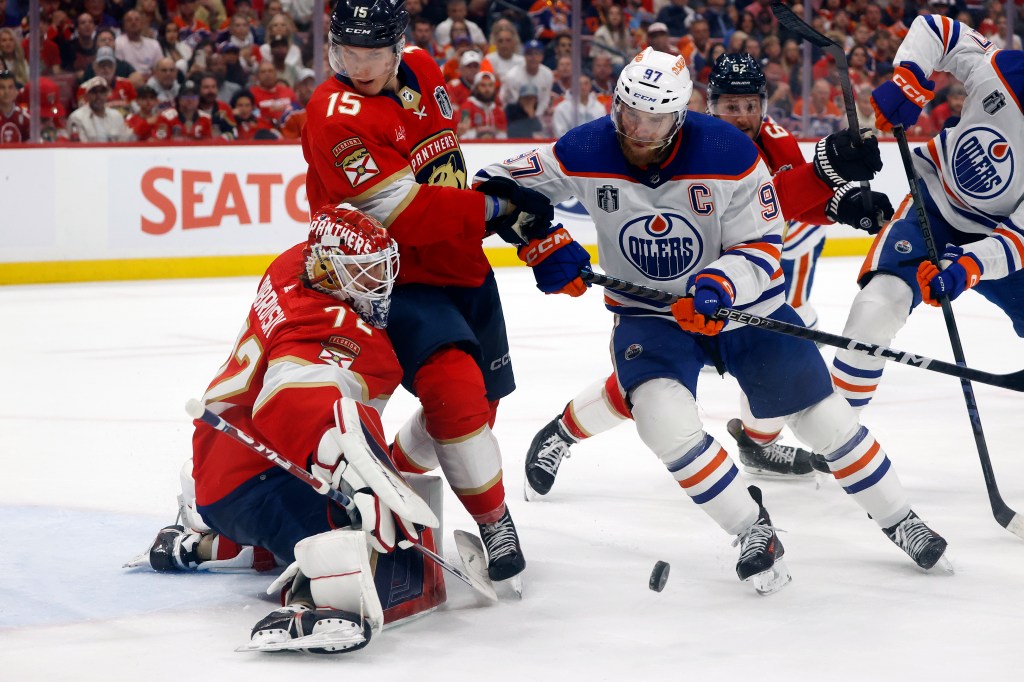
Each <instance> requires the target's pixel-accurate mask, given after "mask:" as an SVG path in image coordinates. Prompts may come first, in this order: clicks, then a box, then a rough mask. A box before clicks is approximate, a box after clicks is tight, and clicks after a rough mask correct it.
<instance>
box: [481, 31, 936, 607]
mask: <svg viewBox="0 0 1024 682" xmlns="http://www.w3.org/2000/svg"><path fill="white" fill-rule="evenodd" d="M691 92H692V84H691V83H690V79H689V76H688V74H687V71H686V64H685V61H684V60H683V59H682V58H677V57H674V56H672V55H668V54H664V53H660V52H655V51H653V50H651V49H650V48H648V49H647V50H645V51H644V52H642V53H641V54H639V55H638V56H637V57H636V58H635V59H634V60H633V61H632V62H630V63H629V64H628V65H627V66H626V67H625V68H624V69H623V71H622V73H621V74H620V76H619V80H618V83H617V85H616V91H615V101H614V104H613V107H612V114H611V117H605V118H602V119H599V120H597V121H594V122H591V123H587V124H584V125H582V126H579V127H577V128H574V129H573V130H571V131H569V132H568V133H567V134H566V135H565V136H563V137H562V138H561V139H560V140H559V141H558V142H556V143H555V144H554V145H551V146H548V147H544V148H541V149H539V150H535V151H534V152H532V153H529V154H526V155H523V156H522V157H520V158H517V159H510V160H509V161H506V162H504V163H501V164H495V165H492V166H488V167H486V168H485V169H483V170H482V171H481V172H480V173H479V175H478V179H479V180H486V179H489V178H491V177H493V176H498V175H500V176H505V177H509V178H511V179H513V180H515V181H516V182H518V183H520V184H522V185H524V186H526V187H529V188H532V189H535V190H537V191H539V192H541V193H543V194H545V195H546V196H548V197H549V198H550V199H551V200H552V202H558V201H565V200H567V199H569V198H570V197H573V196H575V197H576V199H577V200H579V201H580V202H582V203H583V205H584V206H585V207H586V208H587V211H588V212H589V213H590V215H591V216H592V217H593V219H594V222H595V225H596V227H597V239H598V249H599V252H600V254H601V263H602V266H603V267H604V269H605V271H606V272H607V273H608V274H609V275H612V276H615V277H618V278H621V279H625V280H630V281H634V282H638V283H640V284H645V285H648V286H653V287H657V288H660V289H663V290H666V291H669V292H671V293H674V294H677V295H679V296H684V298H681V299H679V301H677V302H676V303H674V304H672V305H671V306H669V305H667V304H659V303H652V302H651V301H648V300H645V299H641V298H638V297H634V296H630V295H627V294H622V293H619V292H614V291H611V290H608V291H606V292H605V302H606V307H607V308H608V309H609V310H610V311H611V312H612V313H613V314H614V315H615V324H614V329H613V332H612V342H611V351H612V362H613V365H614V367H615V372H616V374H617V376H618V378H619V383H620V384H621V388H622V389H623V394H624V395H625V396H626V400H627V401H628V402H629V404H630V407H631V411H632V414H633V418H634V420H635V422H636V427H637V431H638V433H639V435H640V437H641V439H642V440H643V441H644V443H645V444H646V445H647V446H648V447H649V448H650V449H651V450H652V451H654V453H655V454H656V455H657V456H658V458H659V459H660V460H661V461H662V463H663V464H664V465H665V467H666V468H667V469H668V470H669V472H670V473H671V474H672V476H673V477H674V478H675V480H676V481H677V482H678V483H679V485H680V486H681V487H682V488H683V490H684V491H685V492H686V494H687V495H689V496H690V498H691V499H692V500H693V501H694V502H695V503H697V504H698V505H699V506H700V508H701V509H703V510H704V511H705V512H706V513H707V514H708V515H709V516H710V517H711V518H712V519H713V520H714V521H715V522H716V523H717V524H718V525H719V526H720V527H721V528H722V529H723V530H724V531H726V532H727V533H729V534H731V535H734V536H735V537H736V540H735V544H738V545H739V546H740V556H739V559H738V562H737V566H736V571H737V575H738V576H739V577H740V579H741V580H747V579H750V580H752V581H753V582H754V584H755V587H756V588H757V589H758V590H759V591H761V592H764V593H770V592H773V591H775V590H777V589H779V588H781V587H782V586H783V585H785V584H786V583H787V582H788V580H789V574H788V571H786V569H785V567H784V565H782V564H781V563H779V561H778V560H779V559H781V557H782V556H783V547H782V543H781V542H780V541H779V539H778V537H777V536H776V533H775V528H774V527H773V526H772V522H771V519H770V517H769V515H768V512H767V510H766V509H765V507H764V506H763V504H762V499H761V493H760V491H759V490H758V489H757V488H756V487H753V486H751V487H750V488H747V486H746V484H745V482H744V480H743V476H742V474H740V472H739V470H738V468H737V467H736V465H735V464H734V463H733V461H732V459H731V458H730V457H729V456H728V454H727V453H726V451H725V449H724V448H723V447H722V446H721V445H720V444H719V443H718V442H717V441H716V440H715V439H714V438H713V437H712V436H711V435H709V434H708V433H706V432H705V431H704V429H703V426H702V424H701V421H700V417H699V415H698V413H697V405H696V399H695V396H696V390H697V379H698V376H699V374H700V368H701V367H702V366H703V365H704V364H707V363H711V362H713V361H717V362H718V363H720V364H721V365H722V366H723V367H724V368H725V369H726V370H727V371H729V372H730V373H731V374H733V375H734V376H735V377H736V379H737V381H738V382H739V384H740V387H741V388H742V389H743V390H744V392H745V393H746V394H747V396H748V398H749V400H750V406H751V410H752V411H753V413H754V414H755V416H758V417H774V416H782V415H790V416H789V417H788V419H787V422H788V424H789V426H790V428H791V429H792V430H793V432H794V433H795V434H796V435H797V437H798V438H800V439H801V440H802V441H804V442H805V443H806V444H808V445H810V446H811V447H812V448H813V449H814V451H815V452H818V453H821V454H823V455H824V457H825V459H826V460H827V462H828V466H829V468H830V469H831V471H832V472H833V475H834V476H835V478H836V480H837V481H838V482H839V483H840V485H841V486H842V487H843V488H844V490H845V491H846V492H847V493H848V494H850V495H851V497H852V498H853V499H854V500H855V501H856V502H857V503H858V504H860V505H861V507H862V508H863V509H864V510H865V511H866V512H867V513H868V514H869V515H870V517H871V518H872V519H874V520H875V522H876V523H877V524H878V525H879V526H880V527H881V528H882V529H883V530H884V532H885V534H886V535H887V536H888V537H889V538H890V539H891V540H892V541H893V542H894V543H896V544H897V546H899V547H900V548H901V549H902V550H903V551H904V552H906V553H907V554H908V555H909V556H910V557H911V558H912V559H913V560H914V561H915V562H916V563H917V564H918V565H919V566H921V567H922V568H925V569H928V568H931V567H933V566H934V565H935V564H936V563H937V562H938V561H939V559H940V558H941V557H942V554H943V552H944V551H945V548H946V542H945V540H944V539H942V538H941V537H940V536H939V535H937V534H935V533H934V532H933V531H932V530H931V529H930V528H928V527H927V526H926V525H925V524H924V523H923V522H922V521H921V520H920V519H919V518H918V517H917V515H916V514H915V513H914V512H913V511H912V510H911V507H910V503H909V501H908V499H907V495H906V493H905V491H904V490H903V487H902V485H901V484H900V482H899V479H898V478H897V476H896V473H895V471H894V469H893V467H892V465H891V462H890V460H889V458H888V457H887V456H886V454H885V451H884V450H883V449H882V448H881V446H880V445H879V443H878V442H877V441H876V440H875V439H874V438H873V437H872V435H871V434H870V433H869V432H868V430H867V429H866V428H864V427H863V426H861V425H860V424H859V423H858V420H857V416H856V413H855V412H854V410H853V409H852V408H851V407H850V406H849V405H848V404H847V402H846V401H845V400H843V399H842V398H841V397H840V396H839V395H838V394H837V393H835V392H834V391H833V388H832V384H831V380H830V377H829V374H828V369H827V367H826V365H825V363H824V361H823V360H822V358H821V355H820V354H819V353H818V351H817V348H816V347H815V345H814V344H813V343H811V342H810V341H806V340H803V339H796V338H793V337H788V336H781V335H777V334H772V333H770V332H766V331H764V330H761V329H757V328H751V327H744V326H741V325H738V324H735V323H728V325H727V326H725V327H723V323H722V322H721V321H718V320H714V319H712V315H713V314H714V312H715V311H716V310H717V309H718V308H719V307H720V306H729V307H736V308H740V309H743V310H746V311H748V312H750V313H752V314H755V315H761V316H769V317H772V318H775V319H779V320H783V321H785V322H789V323H791V324H801V320H800V318H799V316H798V315H797V314H796V313H795V312H794V311H793V309H792V308H791V307H790V306H788V305H786V303H785V297H784V293H783V285H782V281H781V276H780V273H779V257H780V249H781V245H782V228H783V220H782V211H781V210H780V208H779V203H778V198H777V196H776V193H775V187H774V186H773V184H772V182H771V175H770V173H769V171H768V168H767V166H766V165H765V163H764V161H763V159H762V158H761V157H760V155H759V153H758V150H757V147H756V146H755V145H754V144H753V142H752V141H751V140H750V139H749V138H748V137H747V136H746V135H744V134H743V133H742V132H741V131H739V130H738V129H737V128H736V127H734V126H732V125H730V124H728V123H726V122H724V121H720V120H718V119H715V118H713V117H711V116H706V115H703V114H698V113H693V112H690V113H687V110H686V106H687V103H688V101H689V98H690V94H691ZM559 229H560V228H559ZM556 232H557V230H556ZM543 241H544V240H534V241H533V242H531V244H530V245H529V246H528V247H523V249H521V251H522V252H525V253H526V254H530V253H533V252H536V251H538V250H539V245H540V244H541V243H543ZM577 274H578V273H576V272H573V271H572V270H571V269H569V268H566V270H565V271H564V273H563V282H551V281H548V282H545V283H544V289H545V290H546V291H557V290H558V289H559V287H558V284H563V285H569V284H570V283H571V282H573V281H575V278H576V276H577ZM779 386H786V387H787V388H788V390H785V391H780V390H778V387H779Z"/></svg>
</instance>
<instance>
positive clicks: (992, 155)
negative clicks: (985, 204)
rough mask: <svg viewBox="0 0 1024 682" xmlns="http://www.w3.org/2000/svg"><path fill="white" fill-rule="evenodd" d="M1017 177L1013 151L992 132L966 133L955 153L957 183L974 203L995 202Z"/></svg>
mask: <svg viewBox="0 0 1024 682" xmlns="http://www.w3.org/2000/svg"><path fill="white" fill-rule="evenodd" d="M1012 175H1013V149H1012V148H1011V147H1010V143H1009V142H1008V141H1007V140H1006V138H1005V137H1003V136H1002V135H1001V134H1000V133H998V132H996V131H995V130H993V129H992V128H985V127H980V126H979V127H977V128H970V129H968V130H966V131H964V133H963V135H961V136H960V139H958V140H957V142H956V147H955V148H954V149H953V181H954V182H955V183H956V188H957V189H958V190H959V191H960V192H962V193H963V194H964V195H966V196H968V197H970V198H972V199H992V198H995V197H997V196H999V195H1000V194H1002V193H1003V191H1004V190H1005V189H1006V187H1007V185H1008V184H1009V182H1010V178H1011V177H1012Z"/></svg>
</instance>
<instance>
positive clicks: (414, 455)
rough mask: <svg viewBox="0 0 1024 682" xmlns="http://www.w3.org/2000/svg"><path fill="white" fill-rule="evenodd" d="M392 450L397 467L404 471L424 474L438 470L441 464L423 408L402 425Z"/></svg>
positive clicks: (418, 409)
mask: <svg viewBox="0 0 1024 682" xmlns="http://www.w3.org/2000/svg"><path fill="white" fill-rule="evenodd" d="M391 450H392V452H391V454H392V458H393V459H394V460H395V466H397V467H398V468H399V469H401V470H402V471H407V472H410V473H417V474H422V473H425V472H427V471H432V470H434V469H436V468H437V466H438V464H439V462H438V460H437V453H436V452H435V450H434V439H433V438H431V437H430V434H429V433H427V425H426V421H425V420H424V418H423V408H422V407H420V408H417V409H416V412H414V413H413V415H412V416H411V417H409V419H408V420H407V421H406V422H405V423H404V424H402V428H400V429H399V430H398V433H397V434H395V446H394V447H393V448H392V449H391Z"/></svg>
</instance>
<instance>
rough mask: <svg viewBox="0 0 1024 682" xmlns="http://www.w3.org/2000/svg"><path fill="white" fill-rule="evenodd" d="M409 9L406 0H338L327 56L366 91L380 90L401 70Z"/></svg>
mask: <svg viewBox="0 0 1024 682" xmlns="http://www.w3.org/2000/svg"><path fill="white" fill-rule="evenodd" d="M408 25H409V12H408V11H406V9H405V0H338V2H337V4H336V5H335V7H334V11H333V12H332V13H331V28H330V31H329V38H330V40H329V41H328V51H327V59H328V61H329V62H330V65H331V68H332V69H334V70H335V71H336V72H337V73H339V74H341V75H342V76H346V77H347V78H349V79H351V80H352V81H353V83H354V84H355V85H356V88H357V89H359V90H360V91H365V92H363V94H370V95H373V94H377V93H378V92H379V91H380V90H382V89H383V88H384V86H386V85H387V84H388V83H389V82H390V81H391V79H393V78H394V77H395V75H396V74H397V73H398V66H399V64H401V62H402V50H403V49H405V29H406V27H407V26H408Z"/></svg>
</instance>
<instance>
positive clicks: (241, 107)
mask: <svg viewBox="0 0 1024 682" xmlns="http://www.w3.org/2000/svg"><path fill="white" fill-rule="evenodd" d="M231 109H232V112H233V113H234V115H235V125H237V126H238V133H237V135H238V138H237V139H239V140H256V139H267V136H268V135H269V136H270V137H271V138H276V137H278V136H279V135H280V134H279V133H278V132H277V131H276V130H274V127H273V126H272V125H270V122H269V121H266V120H264V119H263V118H261V117H260V115H259V110H258V109H257V108H256V100H255V98H253V96H252V93H251V92H249V91H248V90H241V91H240V92H238V93H236V94H235V98H234V99H233V100H231Z"/></svg>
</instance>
